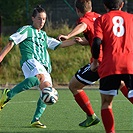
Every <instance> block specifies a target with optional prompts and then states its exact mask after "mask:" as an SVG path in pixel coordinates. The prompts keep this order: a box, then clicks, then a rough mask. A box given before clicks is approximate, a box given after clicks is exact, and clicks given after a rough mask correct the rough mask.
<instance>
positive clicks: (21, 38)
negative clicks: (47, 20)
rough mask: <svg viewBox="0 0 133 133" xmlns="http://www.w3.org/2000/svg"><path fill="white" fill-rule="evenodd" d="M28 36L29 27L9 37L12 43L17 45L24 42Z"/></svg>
mask: <svg viewBox="0 0 133 133" xmlns="http://www.w3.org/2000/svg"><path fill="white" fill-rule="evenodd" d="M27 36H28V31H27V26H24V27H22V28H20V29H19V30H18V31H17V32H16V33H14V34H12V35H11V36H10V37H9V40H10V41H13V42H14V43H15V44H16V45H17V44H19V43H21V42H22V41H24V40H25V39H26V38H27Z"/></svg>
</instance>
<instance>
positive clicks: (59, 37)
mask: <svg viewBox="0 0 133 133" xmlns="http://www.w3.org/2000/svg"><path fill="white" fill-rule="evenodd" d="M57 39H58V40H59V41H64V40H67V39H69V38H68V36H66V35H59V36H58V37H57Z"/></svg>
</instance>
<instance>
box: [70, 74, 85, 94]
mask: <svg viewBox="0 0 133 133" xmlns="http://www.w3.org/2000/svg"><path fill="white" fill-rule="evenodd" d="M85 86H86V85H84V84H82V83H80V82H79V81H78V80H77V79H76V78H75V76H73V77H72V79H71V80H70V83H69V89H70V91H71V92H72V93H73V95H76V94H77V93H79V92H81V91H82V90H83V87H85Z"/></svg>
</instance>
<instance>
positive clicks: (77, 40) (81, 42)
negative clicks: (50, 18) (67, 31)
mask: <svg viewBox="0 0 133 133" xmlns="http://www.w3.org/2000/svg"><path fill="white" fill-rule="evenodd" d="M75 42H76V43H79V44H81V45H83V46H84V40H83V39H82V38H81V37H75Z"/></svg>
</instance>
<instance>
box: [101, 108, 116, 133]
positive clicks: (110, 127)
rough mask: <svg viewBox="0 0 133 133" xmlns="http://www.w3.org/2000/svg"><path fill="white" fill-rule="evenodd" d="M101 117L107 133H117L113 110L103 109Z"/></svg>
mask: <svg viewBox="0 0 133 133" xmlns="http://www.w3.org/2000/svg"><path fill="white" fill-rule="evenodd" d="M101 117H102V121H103V125H104V128H105V130H106V133H115V123H114V115H113V111H112V109H102V110H101Z"/></svg>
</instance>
